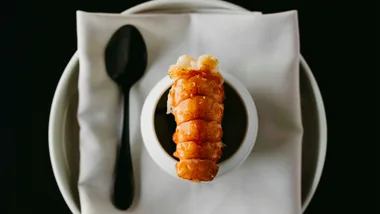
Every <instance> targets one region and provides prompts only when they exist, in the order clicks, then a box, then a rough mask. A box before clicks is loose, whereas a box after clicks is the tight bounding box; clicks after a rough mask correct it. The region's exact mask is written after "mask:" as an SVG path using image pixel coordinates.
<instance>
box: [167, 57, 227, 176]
mask: <svg viewBox="0 0 380 214" xmlns="http://www.w3.org/2000/svg"><path fill="white" fill-rule="evenodd" d="M168 74H169V77H170V78H171V79H173V80H174V83H173V85H172V87H171V89H170V93H169V95H168V102H167V103H168V110H167V111H168V113H172V114H173V115H174V118H175V121H176V124H177V128H176V131H175V133H174V134H173V141H174V142H175V143H176V144H177V146H176V152H175V153H174V156H175V157H177V158H178V159H179V162H178V163H177V164H176V171H177V175H178V176H179V177H180V178H183V179H187V180H191V181H194V182H200V181H212V180H213V179H214V177H215V176H216V175H217V173H218V171H219V167H218V165H217V162H218V161H219V159H220V157H221V156H222V147H223V143H222V137H223V130H222V125H221V123H222V120H223V113H224V104H223V101H224V88H223V83H224V79H223V76H222V75H221V73H220V72H219V71H218V60H217V59H216V58H215V57H213V56H209V55H202V56H200V57H199V58H198V60H195V59H194V58H192V57H190V56H188V55H183V56H181V57H179V58H178V60H177V63H176V64H175V65H172V66H170V68H169V72H168Z"/></svg>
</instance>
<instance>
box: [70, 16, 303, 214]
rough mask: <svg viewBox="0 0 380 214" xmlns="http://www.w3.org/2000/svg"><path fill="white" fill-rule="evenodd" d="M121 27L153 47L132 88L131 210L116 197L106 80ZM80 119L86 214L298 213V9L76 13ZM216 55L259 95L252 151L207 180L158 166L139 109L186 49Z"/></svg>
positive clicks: (115, 100) (115, 106)
mask: <svg viewBox="0 0 380 214" xmlns="http://www.w3.org/2000/svg"><path fill="white" fill-rule="evenodd" d="M124 24H133V25H135V26H136V27H137V28H138V29H139V30H140V31H141V33H142V35H143V37H144V39H145V41H146V44H147V48H148V67H147V70H146V73H145V75H144V77H143V78H142V79H141V80H140V81H139V82H137V83H136V84H135V85H134V86H133V88H132V89H131V92H130V112H131V114H130V124H135V125H132V126H131V127H130V136H131V150H132V152H133V154H132V156H133V167H134V170H135V174H136V175H135V176H136V178H135V179H136V185H137V187H136V188H137V190H136V191H137V193H136V199H135V202H134V204H133V206H132V208H131V209H130V210H128V211H124V212H123V211H119V210H117V209H115V208H114V207H113V205H112V202H111V192H112V186H113V184H112V183H113V170H114V165H115V159H116V158H115V156H116V147H117V143H118V142H119V140H120V138H121V137H120V136H121V120H122V109H123V108H122V105H123V99H122V95H121V93H120V91H119V90H118V87H117V85H116V84H115V83H114V82H113V81H112V80H111V79H110V78H109V77H108V76H107V73H106V70H105V62H104V50H105V46H106V44H107V42H108V41H109V39H110V37H111V36H112V34H113V33H114V32H115V31H116V30H117V29H118V28H119V27H121V26H122V25H124ZM77 30H78V54H79V61H80V73H79V85H78V87H79V108H78V120H79V125H80V176H79V181H78V189H79V194H80V203H81V212H82V213H83V214H119V213H138V214H156V213H157V214H179V213H181V214H232V213H237V214H248V213H249V214H251V213H256V214H299V213H301V178H300V176H301V138H302V134H303V128H302V122H301V110H300V94H299V59H300V53H299V34H298V19H297V12H296V11H286V12H281V13H275V14H260V13H242V14H195V13H194V14H140V15H120V14H102V13H87V12H83V11H78V12H77ZM183 54H189V55H191V56H193V57H195V58H197V57H198V56H199V55H201V54H210V55H213V56H215V57H217V58H218V60H219V62H220V68H221V69H223V70H224V71H226V72H232V73H233V74H234V76H235V77H237V78H238V79H239V80H240V81H241V82H243V83H244V84H245V86H246V87H247V89H248V90H249V92H250V93H251V95H252V97H253V98H254V100H255V103H256V105H257V109H258V115H259V132H258V138H257V143H256V146H255V148H254V149H253V152H252V154H251V155H250V156H249V157H248V159H247V160H246V161H245V162H244V163H243V164H242V165H241V166H240V167H239V168H237V169H235V170H233V171H231V172H229V173H228V174H226V175H224V176H222V177H220V178H219V179H216V180H214V181H213V182H210V183H201V184H196V183H191V182H188V181H185V180H181V179H177V178H174V177H172V176H170V175H168V174H166V173H165V172H164V171H162V170H161V169H160V168H159V167H158V165H156V163H154V162H153V160H152V159H151V158H150V156H149V155H148V153H147V151H146V150H145V148H144V146H143V142H142V138H141V132H140V125H139V119H140V113H141V112H140V111H141V108H142V105H143V102H144V99H145V97H146V96H147V94H148V93H149V91H150V90H151V89H152V87H153V86H154V85H155V84H156V83H157V81H158V80H160V79H161V78H163V77H164V76H165V75H167V71H168V68H169V65H171V64H174V63H175V62H176V60H177V58H178V57H179V56H180V55H183Z"/></svg>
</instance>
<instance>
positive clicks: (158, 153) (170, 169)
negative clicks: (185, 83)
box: [140, 70, 258, 180]
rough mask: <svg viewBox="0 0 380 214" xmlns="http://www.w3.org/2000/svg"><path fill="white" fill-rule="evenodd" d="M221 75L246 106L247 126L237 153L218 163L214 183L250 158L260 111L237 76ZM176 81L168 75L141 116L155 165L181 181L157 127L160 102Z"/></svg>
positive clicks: (152, 92)
mask: <svg viewBox="0 0 380 214" xmlns="http://www.w3.org/2000/svg"><path fill="white" fill-rule="evenodd" d="M220 72H221V74H222V75H223V78H224V81H225V82H226V83H228V84H229V85H230V86H231V88H233V90H235V92H236V93H237V94H238V95H239V97H240V98H241V100H242V102H243V104H244V108H245V110H246V113H247V127H246V133H245V136H244V138H243V141H242V143H241V144H240V146H239V148H238V149H237V151H236V152H235V153H234V154H233V155H232V156H231V157H229V158H228V159H226V160H224V161H223V162H221V163H219V164H218V166H219V172H218V174H217V176H216V177H215V178H214V180H216V179H218V178H220V177H221V176H223V175H225V174H227V173H228V172H230V171H232V170H233V169H235V168H237V167H238V166H239V165H241V164H242V163H243V162H244V161H245V160H246V159H247V157H248V156H249V155H250V154H251V151H252V149H253V147H254V146H255V143H256V138H257V133H258V114H257V108H256V105H255V102H254V99H253V98H252V96H251V94H250V93H249V91H248V90H247V89H246V87H245V86H244V85H243V84H242V83H241V82H240V81H239V80H238V79H237V78H235V77H233V75H231V74H229V73H228V72H224V71H223V70H221V71H220ZM173 82H174V81H173V80H171V79H170V78H169V77H168V76H165V77H163V78H162V79H161V80H159V81H158V82H157V83H156V85H155V86H153V88H152V89H151V91H150V92H149V94H148V96H147V97H146V99H145V101H144V104H143V107H142V111H141V115H140V130H141V135H142V139H143V142H144V146H145V148H146V150H147V151H148V153H149V155H150V156H151V158H152V159H153V160H154V162H155V163H156V164H157V165H158V166H159V167H160V168H161V169H162V170H164V171H165V172H166V173H168V174H170V175H172V176H173V177H175V178H179V177H178V176H177V173H176V170H175V164H176V163H177V161H176V160H175V159H174V158H173V157H172V156H171V155H170V154H168V153H167V152H166V151H165V149H164V148H163V147H162V145H161V143H160V142H159V140H158V138H157V134H156V129H155V125H154V114H155V109H156V107H157V103H158V101H159V100H160V99H161V97H162V95H163V94H164V93H165V91H166V90H167V89H168V88H169V87H171V85H172V84H173Z"/></svg>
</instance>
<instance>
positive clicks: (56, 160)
mask: <svg viewBox="0 0 380 214" xmlns="http://www.w3.org/2000/svg"><path fill="white" fill-rule="evenodd" d="M172 5H177V6H179V7H182V8H183V7H185V6H187V5H193V6H195V7H196V8H198V9H199V10H202V8H203V9H205V8H206V9H210V10H213V9H225V10H226V11H240V12H250V11H249V10H247V9H245V8H243V7H240V6H238V5H235V4H232V3H229V2H223V1H218V0H207V1H204V0H203V1H202V0H154V1H148V2H145V3H141V4H139V5H136V6H134V7H132V8H129V9H126V10H124V11H123V12H122V13H121V14H134V13H141V12H144V11H150V10H156V9H163V10H164V8H165V7H166V6H172ZM207 7H208V8H207ZM300 64H301V67H302V68H303V69H304V72H305V74H306V77H307V79H308V81H309V82H310V86H311V89H312V93H313V95H314V98H315V101H316V103H315V105H316V109H317V117H318V118H317V120H318V131H319V135H318V136H319V141H318V142H319V143H318V151H316V152H317V153H318V156H317V164H316V170H315V173H314V177H313V181H312V185H311V187H310V191H309V192H308V194H307V195H306V196H305V200H304V201H303V203H302V212H304V211H305V209H306V208H307V207H308V205H309V204H310V201H311V199H312V198H313V196H314V194H315V191H316V189H317V187H318V184H319V182H320V179H321V176H322V171H323V168H324V164H325V159H326V152H327V121H326V113H325V108H324V102H323V99H322V95H321V92H320V89H319V87H318V84H317V82H316V79H315V77H314V75H313V73H312V71H311V69H310V67H309V65H308V64H307V62H306V60H305V59H304V57H303V56H302V54H301V56H300ZM78 65H79V58H78V51H77V50H76V51H75V53H74V54H73V56H72V57H71V59H70V60H69V62H68V64H67V65H66V67H65V69H64V71H63V73H62V75H61V78H60V79H59V82H58V84H57V87H56V90H55V92H54V95H53V100H52V105H51V108H50V116H49V126H48V147H49V155H50V162H51V166H52V171H53V174H54V177H55V180H56V182H57V186H58V188H59V190H60V192H61V194H62V197H63V199H64V200H65V202H66V204H67V206H68V207H69V209H70V210H71V212H73V213H74V214H80V213H81V212H80V211H79V208H78V206H77V205H76V204H75V202H74V200H73V197H72V196H71V194H70V192H69V189H70V188H69V187H68V185H67V184H66V183H65V179H64V178H63V176H62V174H64V173H63V171H67V169H66V168H65V166H62V164H61V163H60V162H62V161H64V160H62V157H60V155H57V154H56V152H55V151H56V150H57V149H58V147H59V146H60V142H61V141H62V140H60V139H57V138H56V137H55V136H56V135H55V134H56V133H60V132H62V130H63V128H62V125H59V124H61V123H62V122H60V120H62V119H63V118H64V117H65V115H66V111H65V109H63V108H62V107H60V106H61V105H62V103H63V100H65V96H66V94H67V93H66V92H65V90H66V87H67V85H68V84H69V82H70V80H71V79H72V78H73V76H74V75H76V73H75V71H76V67H77V66H78ZM301 202H302V201H301Z"/></svg>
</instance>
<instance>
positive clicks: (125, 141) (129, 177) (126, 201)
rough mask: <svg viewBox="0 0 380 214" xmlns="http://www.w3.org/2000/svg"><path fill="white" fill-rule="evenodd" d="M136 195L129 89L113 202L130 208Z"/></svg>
mask: <svg viewBox="0 0 380 214" xmlns="http://www.w3.org/2000/svg"><path fill="white" fill-rule="evenodd" d="M133 197H134V175H133V166H132V158H131V148H130V143H129V90H127V91H124V118H123V134H122V138H121V146H120V149H119V154H118V158H117V163H116V174H115V182H114V194H113V203H114V205H115V207H116V208H118V209H120V210H126V209H128V208H129V207H130V206H131V204H132V202H133Z"/></svg>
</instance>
